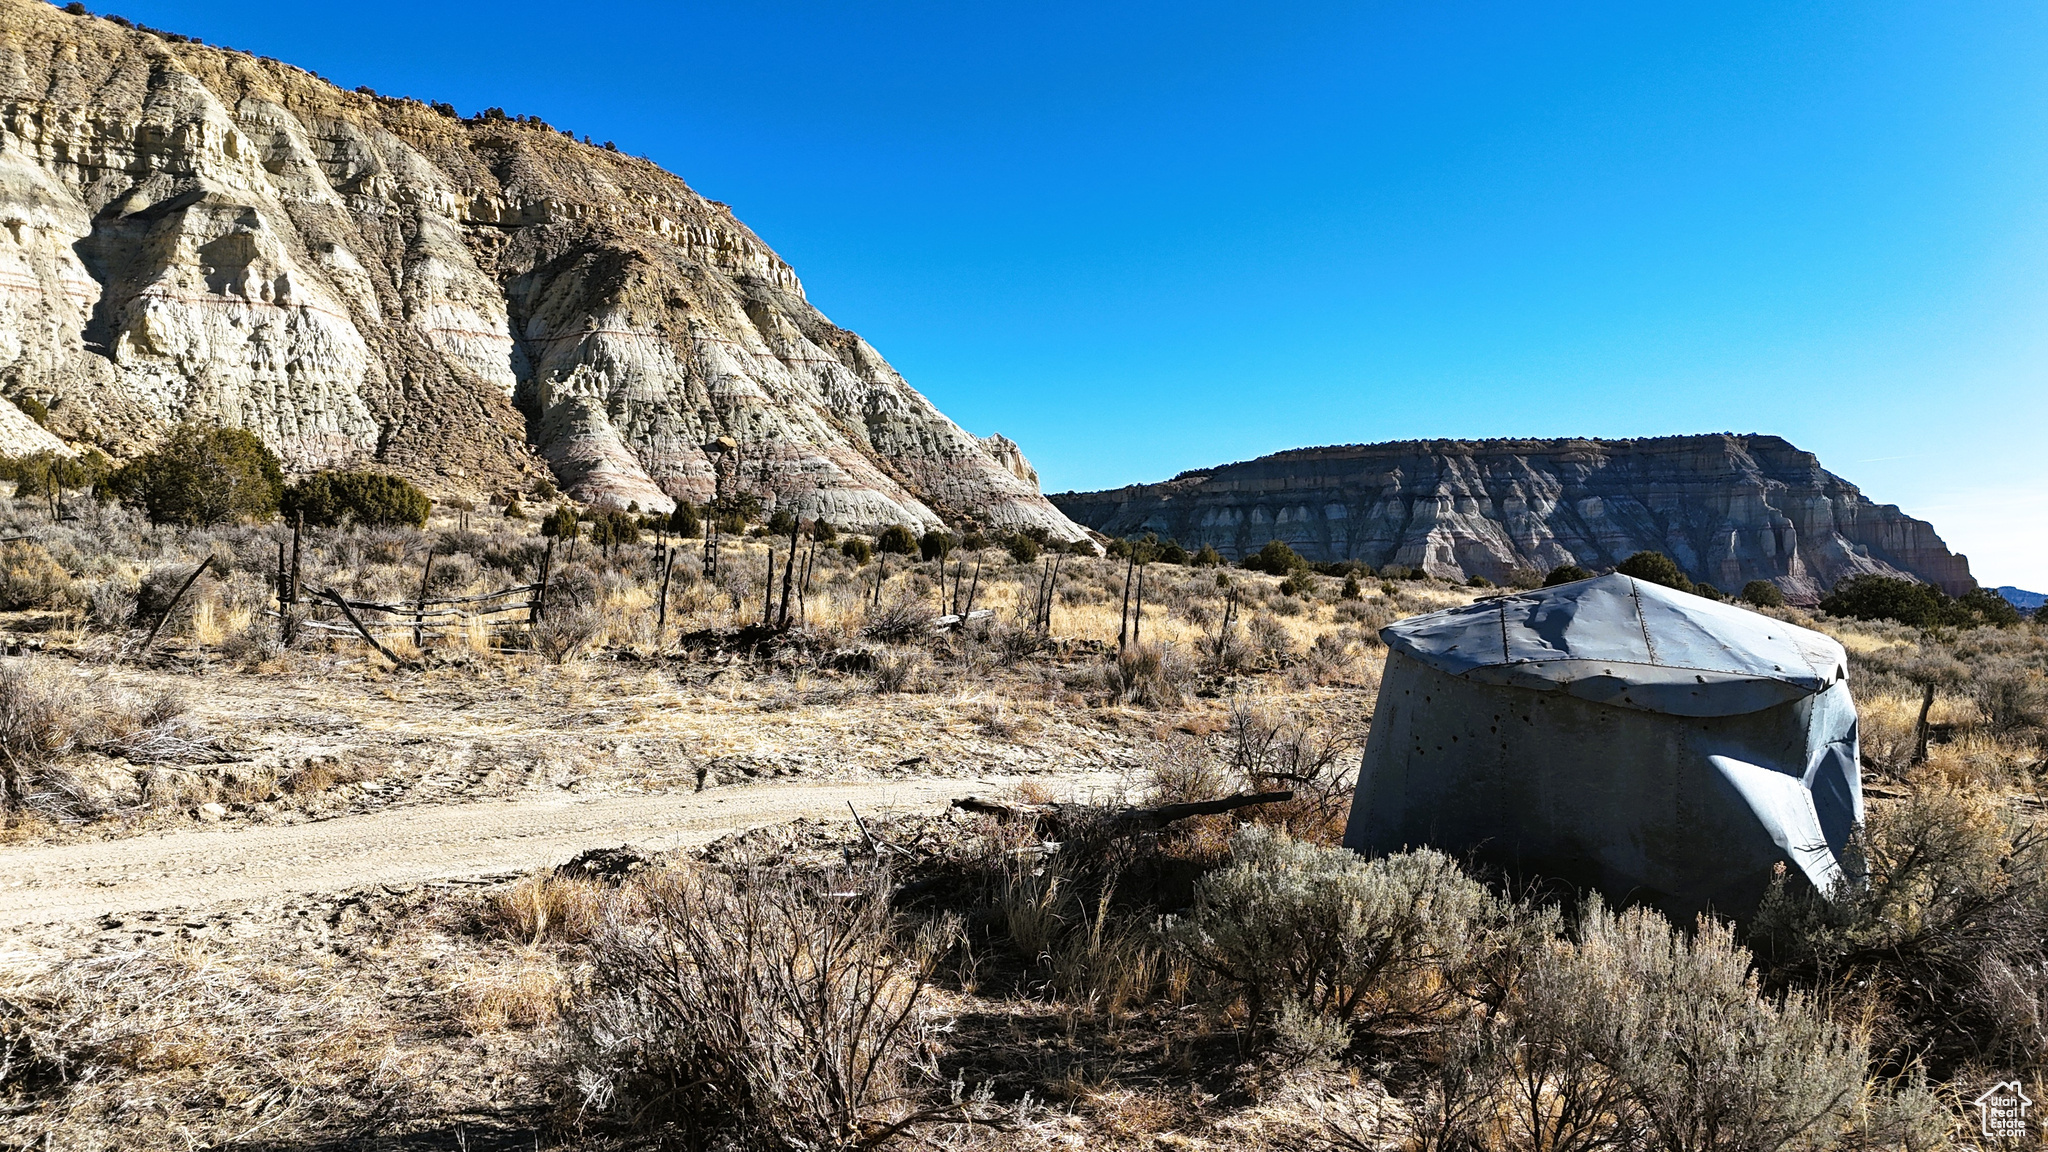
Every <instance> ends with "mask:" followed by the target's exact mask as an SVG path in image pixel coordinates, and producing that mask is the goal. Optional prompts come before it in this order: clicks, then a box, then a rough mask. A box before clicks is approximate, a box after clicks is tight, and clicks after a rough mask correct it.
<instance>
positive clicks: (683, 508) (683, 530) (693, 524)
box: [668, 500, 704, 537]
mask: <svg viewBox="0 0 2048 1152" xmlns="http://www.w3.org/2000/svg"><path fill="white" fill-rule="evenodd" d="M668 530H669V531H671V532H673V533H675V534H676V535H678V536H682V537H691V536H701V535H703V534H704V522H703V520H702V519H700V518H699V517H698V515H697V509H696V507H695V506H694V505H692V504H691V503H690V502H689V501H688V500H678V501H676V510H675V511H673V512H671V513H669V514H668Z"/></svg>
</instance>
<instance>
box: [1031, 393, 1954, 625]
mask: <svg viewBox="0 0 2048 1152" xmlns="http://www.w3.org/2000/svg"><path fill="white" fill-rule="evenodd" d="M1051 499H1052V502H1053V503H1054V504H1055V505H1057V506H1058V507H1059V509H1060V510H1061V511H1062V512H1065V513H1066V514H1067V515H1068V516H1069V517H1071V518H1073V519H1074V520H1076V521H1078V522H1080V523H1082V524H1085V525H1087V526H1088V527H1090V528H1093V529H1095V530H1096V531H1098V532H1102V533H1105V534H1107V535H1111V536H1133V535H1140V534H1143V533H1146V532H1156V533H1158V534H1159V536H1161V537H1162V538H1165V537H1172V538H1174V539H1176V540H1179V541H1180V542H1181V543H1182V544H1183V545H1186V546H1187V547H1189V548H1196V547H1200V546H1201V545H1204V544H1206V545H1209V546H1211V547H1214V548H1215V549H1216V550H1217V551H1219V552H1221V553H1222V554H1223V555H1225V556H1227V557H1230V558H1232V559H1237V558H1241V557H1243V556H1246V555H1248V554H1250V553H1252V552H1256V551H1258V549H1259V548H1260V547H1262V546H1263V545H1264V544H1265V543H1266V542H1267V541H1268V540H1281V541H1284V542H1285V543H1286V544H1287V545H1288V546H1290V547H1292V548H1293V549H1294V550H1295V551H1296V552H1299V553H1301V554H1302V555H1303V556H1306V557H1307V558H1309V559H1311V560H1322V561H1334V560H1360V561H1363V562H1365V563H1367V564H1370V565H1372V566H1373V567H1375V568H1382V567H1386V566H1388V565H1400V566H1402V567H1405V568H1410V569H1418V570H1421V571H1425V572H1428V573H1429V574H1430V575H1432V576H1439V577H1444V578H1447V579H1452V580H1465V579H1467V578H1469V577H1472V576H1484V577H1486V578H1487V579H1489V580H1492V581H1495V582H1497V583H1499V582H1505V581H1507V580H1511V579H1513V578H1515V576H1516V575H1517V574H1518V573H1519V574H1526V573H1537V574H1541V573H1545V572H1548V571H1550V570H1551V569H1552V568H1555V567H1557V566H1558V565H1560V564H1577V565H1580V566H1581V567H1584V568H1587V569H1590V570H1592V571H1596V572H1597V571H1601V570H1603V569H1607V568H1611V567H1613V566H1614V565H1615V564H1617V563H1619V562H1621V561H1622V560H1624V559H1626V558H1628V557H1629V556H1630V555H1632V554H1634V553H1636V552H1639V551H1645V550H1649V551H1657V552H1663V553H1665V554H1666V555H1668V556H1670V557H1672V558H1673V559H1674V560H1676V561H1677V562H1678V564H1679V566H1680V567H1682V568H1684V569H1685V571H1686V574H1687V575H1688V576H1690V577H1691V578H1692V579H1694V580H1696V581H1702V582H1705V583H1708V584H1712V585H1714V586H1716V587H1718V588H1721V589H1724V590H1728V591H1734V590H1736V589H1739V588H1741V587H1742V586H1743V585H1744V584H1746V583H1748V582H1749V581H1751V580H1769V581H1771V582H1773V583H1775V584H1777V585H1778V587H1779V588H1780V589H1782V590H1783V591H1784V593H1785V595H1786V597H1787V599H1789V600H1791V601H1793V602H1794V603H1809V604H1810V603H1815V602H1817V601H1818V600H1819V599H1820V597H1821V595H1822V594H1823V593H1824V592H1825V591H1826V590H1827V589H1828V588H1829V587H1830V586H1831V585H1833V584H1834V583H1835V582H1836V581H1837V580H1840V579H1842V578H1843V577H1846V576H1855V575H1860V574H1863V573H1878V574H1883V575H1906V576H1911V577H1914V578H1916V579H1919V580H1923V581H1926V582H1927V583H1930V584H1935V585H1938V586H1939V587H1941V588H1942V589H1943V590H1944V591H1946V592H1948V593H1949V594H1950V595H1960V594H1961V593H1964V592H1967V591H1969V590H1970V589H1972V588H1974V587H1976V581H1975V580H1974V579H1972V578H1971V576H1970V565H1969V561H1968V559H1967V558H1966V557H1963V556H1959V555H1957V554H1955V553H1954V552H1951V551H1949V548H1948V546H1947V545H1946V544H1944V543H1943V542H1942V540H1941V537H1940V536H1938V535H1937V534H1936V533H1935V531H1934V527H1933V526H1932V525H1930V524H1928V523H1927V522H1926V521H1924V520H1916V519H1914V518H1913V517H1911V516H1908V515H1906V514H1905V513H1903V512H1901V511H1899V509H1898V508H1897V507H1896V506H1894V505H1890V504H1875V503H1872V502H1871V501H1870V500H1868V499H1866V498H1865V497H1864V495H1863V494H1862V493H1861V492H1860V491H1858V490H1857V489H1856V486H1855V485H1853V484H1850V483H1849V482H1848V481H1846V480H1843V479H1842V478H1841V477H1839V476H1836V475H1835V474H1833V473H1831V472H1829V471H1827V470H1826V469H1825V468H1822V467H1821V465H1820V461H1819V459H1817V458H1816V457H1815V456H1814V455H1813V454H1812V453H1810V452H1803V451H1801V450H1800V449H1798V448H1796V447H1794V446H1793V445H1791V444H1789V443H1787V442H1786V441H1785V440H1783V439H1781V438H1779V437H1777V436H1761V435H1735V434H1732V433H1721V434H1714V435H1704V436H1668V437H1659V438H1654V439H1643V440H1580V439H1566V440H1415V441H1404V442H1400V443H1391V444H1349V445H1342V446H1336V447H1329V448H1301V449H1296V450H1293V451H1289V452H1277V453H1274V454H1273V455H1271V456H1262V457H1260V458H1259V459H1256V460H1249V461H1244V462H1242V463H1237V464H1228V465H1224V466H1222V467H1218V468H1201V469H1195V470H1192V471H1189V472H1183V473H1181V474H1180V475H1179V476H1177V477H1175V478H1174V479H1172V480H1168V481H1165V482H1163V483H1158V484H1138V485H1132V486H1130V487H1127V488H1118V489H1114V490H1110V491H1104V492H1062V493H1058V494H1055V495H1053V496H1052V497H1051Z"/></svg>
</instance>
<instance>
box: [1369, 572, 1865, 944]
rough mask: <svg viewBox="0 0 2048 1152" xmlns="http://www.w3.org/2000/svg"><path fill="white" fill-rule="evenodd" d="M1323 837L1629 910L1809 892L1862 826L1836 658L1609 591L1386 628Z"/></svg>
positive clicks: (1737, 907) (1689, 605)
mask: <svg viewBox="0 0 2048 1152" xmlns="http://www.w3.org/2000/svg"><path fill="white" fill-rule="evenodd" d="M1380 635H1381V637H1382V638H1384V639H1385V640H1386V642H1387V648H1388V654H1387V664H1386V670H1385V674H1384V676H1383V678H1382V679H1381V681H1380V694H1379V701H1378V704H1377V706H1376V708H1375V710H1374V715H1373V722H1372V731H1371V734H1370V736H1368V737H1367V740H1366V746H1365V758H1364V761H1363V763H1362V765H1361V767H1360V771H1359V776H1358V793H1357V796H1356V798H1355V799H1354V800H1353V801H1352V807H1351V818H1350V822H1349V824H1348V825H1347V827H1346V829H1345V833H1344V843H1345V845H1346V846H1347V847H1351V848H1354V849H1357V850H1359V851H1361V852H1366V853H1369V854H1379V853H1385V852H1395V851H1400V850H1402V849H1404V848H1411V847H1420V846H1424V845H1427V846H1430V847H1434V848H1437V849H1440V850H1442V851H1445V852H1450V853H1452V854H1454V855H1460V856H1470V857H1472V858H1474V859H1476V860H1479V861H1481V862H1483V863H1486V864H1490V865H1492V866H1495V867H1499V868H1502V869H1503V870H1505V871H1507V872H1508V873H1509V874H1510V875H1511V876H1519V877H1523V878H1535V877H1543V878H1547V879H1553V880H1560V881H1564V882H1566V883H1569V884H1573V885H1576V886H1579V887H1581V888H1592V889H1597V890H1598V891H1599V892H1601V893H1602V894H1603V895H1605V896H1606V897H1607V898H1608V899H1609V900H1610V901H1613V902H1616V903H1637V902H1647V903H1650V904H1652V905H1654V906H1656V907H1658V908H1661V909H1662V910H1663V911H1664V912H1666V913H1667V914H1669V915H1671V916H1672V917H1674V918H1676V919H1678V920H1680V922H1684V921H1686V920H1689V919H1691V918H1692V917H1693V916H1694V915H1697V914H1698V913H1700V912H1702V911H1706V910H1709V909H1711V910H1712V911H1714V912H1717V913H1720V914H1723V915H1728V916H1734V917H1737V918H1742V917H1744V916H1747V915H1748V914H1749V913H1751V912H1753V911H1754V910H1755V908H1756V904H1757V901H1758V900H1759V899H1760V898H1761V897H1762V895H1763V893H1764V891H1765V890H1766V889H1767V888H1768V886H1769V884H1770V882H1771V879H1772V876H1773V875H1774V873H1775V872H1776V871H1777V870H1778V868H1779V867H1780V866H1781V865H1782V866H1784V867H1787V868H1791V869H1796V870H1797V871H1798V873H1799V874H1801V875H1803V876H1804V877H1805V878H1806V879H1807V880H1809V881H1811V882H1812V884H1813V885H1814V886H1815V887H1817V888H1818V889H1820V890H1821V891H1823V892H1827V891H1831V890H1833V888H1834V886H1835V884H1836V883H1837V882H1838V881H1839V880H1840V879H1841V878H1842V867H1843V866H1842V863H1841V861H1842V853H1843V849H1844V847H1845V846H1846V844H1847V842H1848V839H1849V835H1850V832H1851V831H1852V829H1854V828H1855V826H1856V825H1857V824H1858V823H1860V822H1861V821H1862V819H1863V794H1862V782H1861V775H1860V772H1859V769H1858V763H1859V761H1858V758H1857V742H1856V707H1855V704H1854V702H1853V701H1852V700H1851V699H1850V696H1849V685H1848V679H1847V677H1848V658H1847V655H1846V654H1845V653H1844V652H1843V650H1842V646H1841V645H1840V644H1837V643H1836V642H1835V641H1834V640H1832V639H1830V638H1828V637H1826V636H1823V635H1821V634H1820V633H1818V632H1814V631H1811V630H1809V629H1805V628H1798V627H1794V626H1793V625H1790V624H1786V623H1783V622H1782V621H1778V620H1774V619H1772V618H1770V617H1768V616H1763V615H1759V614H1757V613H1754V612H1750V611H1748V610H1746V609H1743V608H1739V607H1735V606H1732V605H1728V604H1721V603H1718V602H1716V601H1712V600H1707V599H1704V598H1702V597H1699V596H1693V595H1690V594H1688V593H1684V592H1679V591H1676V590H1674V589H1670V588H1665V587H1663V586H1661V585H1656V584H1648V583H1644V582H1642V581H1639V580H1636V579H1633V578H1632V577H1628V576H1624V575H1620V574H1615V575H1610V576H1601V577H1596V578H1594V579H1591V580H1580V581H1577V582H1575V583H1571V584H1563V585H1559V586H1557V587H1553V588H1544V589H1540V590H1537V591H1532V592H1526V593H1521V594H1517V595H1511V596H1501V597H1496V598H1493V599H1488V600H1482V601H1479V602H1477V603H1474V604H1471V605H1468V606H1465V607H1462V608H1453V609H1450V610H1448V611H1443V612H1433V613H1430V614H1429V615H1426V616H1417V617H1413V618H1411V619H1407V620H1402V621H1398V622H1396V623H1394V624H1392V625H1389V626H1388V627H1387V628H1385V629H1383V630H1382V631H1381V632H1380Z"/></svg>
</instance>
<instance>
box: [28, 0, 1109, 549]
mask: <svg viewBox="0 0 2048 1152" xmlns="http://www.w3.org/2000/svg"><path fill="white" fill-rule="evenodd" d="M0 225H4V229H0V395H4V396H5V397H6V398H7V399H8V400H9V401H17V400H23V399H30V398H32V399H35V400H38V401H41V402H42V403H44V404H46V405H48V407H49V410H50V417H49V423H48V427H49V430H50V431H51V432H54V433H55V434H56V435H57V436H60V437H62V438H63V439H64V440H65V441H66V442H68V443H69V444H70V445H71V446H73V447H79V446H84V445H98V446H101V447H103V448H105V449H106V450H108V451H109V452H111V453H113V454H115V455H117V456H118V455H127V454H132V453H134V452H136V451H138V450H141V449H143V448H145V447H147V446H148V445H149V444H151V443H152V442H153V441H155V440H156V439H157V438H158V437H160V436H161V435H162V434H163V433H164V431H165V430H166V429H168V428H170V427H172V426H174V425H176V424H177V423H178V422H180V421H185V420H198V421H206V422H218V423H224V424H230V425H238V426H241V427H246V428H249V429H251V430H253V431H255V432H257V433H258V434H259V435H261V436H262V437H263V438H264V439H265V440H266V441H267V442H268V443H270V444H271V445H272V446H273V447H274V448H276V449H277V451H278V452H279V453H280V454H281V455H282V456H284V457H285V459H286V460H287V462H288V463H289V464H290V465H291V466H292V467H294V468H299V469H305V468H312V467H318V466H324V465H337V464H345V463H346V464H367V465H371V466H380V467H384V468H387V469H390V470H395V471H399V472H402V473H405V474H408V475H410V476H413V477H414V478H416V479H419V480H421V481H423V482H425V483H426V484H427V486H428V487H429V488H430V490H438V491H443V492H459V493H471V494H487V493H491V492H496V491H502V490H506V489H510V488H513V487H516V486H519V485H521V484H523V483H527V482H530V481H531V480H532V479H534V478H535V477H537V476H538V475H539V473H540V470H541V468H542V467H543V466H545V467H546V468H551V469H552V470H553V472H554V474H555V476H556V477H557V478H559V480H560V482H561V484H562V485H563V487H564V488H566V489H567V490H568V491H570V492H571V493H573V494H574V495H576V496H578V497H579V498H582V499H584V500H588V501H594V502H601V503H609V504H614V505H619V506H624V505H626V504H628V503H638V504H639V505H640V506H641V507H643V508H656V509H665V508H668V507H671V506H672V505H673V502H674V500H675V499H676V498H688V499H691V500H696V501H702V500H705V499H707V498H709V497H710V496H711V495H712V494H713V484H714V472H713V460H712V458H711V456H710V455H708V454H707V445H709V444H711V443H713V442H715V441H717V440H718V439H719V438H721V437H729V438H731V440H733V441H734V442H736V443H737V445H738V451H737V453H735V454H733V455H732V456H729V457H727V459H728V460H736V462H737V465H738V478H737V483H738V484H739V486H740V488H741V489H742V490H745V491H751V492H753V493H755V494H756V495H758V496H760V497H762V498H763V501H764V503H765V504H766V505H767V506H768V507H771V508H772V507H775V506H778V505H787V504H791V503H793V504H794V505H795V506H796V507H797V508H799V509H800V510H801V511H802V512H803V513H804V514H807V515H808V514H823V515H826V516H828V517H830V518H832V519H834V520H835V521H837V522H839V523H841V524H845V525H855V526H867V527H874V526H880V525H885V524H891V523H910V524H918V525H936V524H937V523H938V522H939V521H940V519H941V518H942V517H943V518H946V519H949V520H954V521H956V522H958V521H963V520H974V521H978V522H980V523H982V524H986V525H992V526H1000V527H1027V526H1037V527H1041V528H1044V529H1046V530H1047V531H1048V532H1049V533H1051V534H1052V535H1053V536H1054V537H1056V538H1060V539H1078V538H1080V537H1081V536H1082V535H1083V534H1082V533H1081V531H1080V530H1079V529H1078V528H1076V527H1075V526H1074V525H1073V524H1072V523H1071V522H1069V521H1068V520H1067V519H1066V518H1065V517H1063V516H1061V515H1060V514H1059V513H1058V512H1057V511H1056V510H1054V508H1053V507H1052V506H1051V505H1050V504H1048V503H1047V502H1046V501H1045V500H1044V498H1043V497H1041V496H1040V495H1039V493H1038V490H1037V485H1036V481H1035V474H1034V473H1033V472H1032V471H1031V469H1030V466H1029V465H1028V464H1026V463H1025V462H1024V459H1023V456H1022V454H1021V453H1020V452H1018V451H1017V449H1016V445H1014V444H1012V443H1010V442H1009V441H1007V440H1003V439H1000V438H994V437H992V438H990V440H989V441H987V442H983V441H981V440H978V439H976V438H975V437H973V436H971V435H969V434H967V433H966V432H965V431H963V430H962V429H960V428H959V427H958V426H957V425H955V424H954V423H953V422H952V421H950V420H948V419H946V417H945V416H943V415H942V414H940V413H939V411H938V410H937V409H935V408H934V407H932V405H931V403H930V402H929V401H927V400H926V399H925V398H924V397H923V396H921V395H919V394H918V393H917V392H916V391H915V390H913V389H912V388H911V387H910V386H909V385H908V384H906V383H905V382H904V380H903V378H902V377H901V376H899V375H897V373H896V372H895V370H894V369H892V368H890V367H889V364H888V363H887V362H886V361H885V360H883V359H882V357H881V355H880V354H879V353H878V352H876V351H875V350H874V349H873V348H871V347H869V346H868V344H867V343H866V342H865V341H863V340H862V339H861V338H860V337H859V336H857V335H855V334H854V333H852V332H848V331H846V330H845V329H843V328H839V327H836V326H834V325H833V324H832V323H831V322H830V321H828V320H827V319H825V317H824V316H823V315H821V314H820V313H819V312H818V310H817V309H815V308H813V307H811V305H810V304H809V303H808V302H807V301H806V300H805V299H804V292H803V286H802V285H801V284H800V283H798V281H797V277H796V274H795V272H793V271H792V270H791V269H790V267H789V265H788V264H786V263H784V262H783V261H782V260H781V259H780V258H779V257H777V256H776V255H775V253H774V252H772V251H770V250H769V248H768V246H767V245H766V244H763V243H762V242H761V240H760V238H759V237H757V236H755V235H754V234H753V233H752V232H751V231H749V230H748V229H747V227H746V226H745V225H743V224H741V223H740V222H739V221H738V220H736V219H735V218H734V217H733V214H732V212H731V211H730V210H729V209H727V207H726V206H725V205H723V204H720V203H717V202H715V201H711V200H707V199H705V198H704V197H702V196H699V195H697V194H696V193H695V192H693V191H691V190H690V188H689V187H688V186H687V185H685V184H684V183H683V182H682V181H681V180H679V179H677V178H676V177H674V176H671V175H670V174H668V173H667V172H664V171H662V170H661V169H660V168H658V167H656V166H655V165H653V164H651V163H649V162H647V161H644V160H638V159H634V158H632V157H629V156H625V155H622V154H620V153H618V152H614V151H609V150H607V149H605V148H598V147H592V146H590V145H589V144H588V143H579V142H577V141H576V140H574V139H572V138H570V137H569V136H568V135H567V134H565V133H563V132H560V131H557V130H555V129H553V128H550V127H549V126H547V125H545V124H542V123H540V122H538V121H537V120H522V119H518V118H514V119H507V118H505V117H504V116H503V115H502V113H497V112H495V111H494V112H492V113H488V114H486V115H485V116H481V117H477V118H473V119H460V118H458V117H457V116H456V114H455V111H454V109H452V108H448V107H447V106H445V105H439V106H429V105H427V104H422V103H420V102H418V101H415V100H404V99H394V98H390V97H381V96H377V95H374V94H371V93H369V92H367V91H358V92H344V91H342V90H340V89H338V88H335V87H334V86H332V85H330V84H328V83H326V82H325V81H322V80H320V79H319V78H318V77H315V76H313V75H311V74H309V73H307V72H304V71H301V70H300V69H297V68H293V67H290V66H288V65H285V64H281V63H279V62H277V61H274V60H267V59H260V58H257V57H253V56H249V55H247V54H244V53H239V52H234V51H230V50H225V49H220V48H214V47H209V46H205V45H201V44H197V43H194V42H189V41H186V40H184V39H183V38H182V37H177V36H173V35H169V34H164V33H158V32H152V31H148V30H144V29H140V28H135V27H130V26H128V25H127V24H126V23H125V22H121V21H117V20H102V19H97V18H94V17H90V16H82V15H73V14H69V13H66V12H64V11H61V10H59V9H57V8H53V7H50V6H48V5H46V4H43V3H39V2H36V0H0ZM55 443H56V441H54V440H53V439H52V438H51V437H50V436H49V435H47V434H46V433H45V432H44V431H43V429H41V428H39V427H37V426H36V425H35V424H34V423H33V422H32V421H30V420H28V419H27V418H26V417H24V416H23V415H22V413H21V411H20V410H19V409H18V408H17V407H16V406H15V405H13V404H12V403H7V404H0V452H8V453H18V452H23V451H33V450H36V449H38V448H45V447H51V446H54V445H55Z"/></svg>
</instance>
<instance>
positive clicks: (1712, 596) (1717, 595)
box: [1692, 584, 1728, 600]
mask: <svg viewBox="0 0 2048 1152" xmlns="http://www.w3.org/2000/svg"><path fill="white" fill-rule="evenodd" d="M1692 594H1693V595H1695V596H1704V597H1706V598H1707V599H1709V600H1726V599H1728V594H1727V593H1726V592H1723V591H1721V590H1720V589H1719V588H1716V587H1714V586H1713V585H1712V584H1695V585H1693V586H1692Z"/></svg>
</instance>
